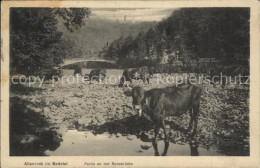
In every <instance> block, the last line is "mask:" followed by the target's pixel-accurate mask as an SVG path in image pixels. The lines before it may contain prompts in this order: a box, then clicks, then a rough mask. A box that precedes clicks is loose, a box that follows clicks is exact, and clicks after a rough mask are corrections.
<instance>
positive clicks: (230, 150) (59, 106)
mask: <svg viewBox="0 0 260 168" xmlns="http://www.w3.org/2000/svg"><path fill="white" fill-rule="evenodd" d="M89 71H90V70H86V69H85V70H84V73H89ZM64 74H65V75H71V74H73V72H72V71H69V70H67V71H65V73H64ZM121 74H122V70H108V76H107V78H108V79H109V76H112V75H113V76H115V77H116V78H115V80H114V81H115V82H108V83H99V82H94V83H93V84H89V83H88V82H86V83H82V82H78V83H77V82H74V83H73V84H71V83H69V82H67V83H66V82H65V83H61V81H58V82H56V83H55V84H52V83H45V84H43V85H42V86H41V87H39V85H38V84H37V83H36V84H34V85H33V86H30V87H29V86H28V85H27V84H24V85H11V90H10V122H11V125H10V131H11V145H10V146H11V147H10V148H11V149H10V151H11V155H45V151H46V150H51V151H54V150H56V149H57V148H58V147H59V145H60V143H61V142H62V140H63V138H62V137H63V135H64V133H65V132H66V131H67V130H69V129H77V130H78V131H85V130H88V131H92V132H93V134H96V135H97V134H103V133H105V132H106V133H109V134H111V135H115V136H116V137H117V136H118V137H120V136H125V137H126V138H128V139H129V140H131V139H133V138H135V137H137V138H140V139H141V140H142V141H144V142H150V141H151V140H152V138H153V129H152V128H153V126H152V123H149V122H148V121H145V120H144V119H142V118H137V117H136V113H135V111H134V110H133V109H132V98H131V89H130V88H128V87H123V88H120V87H118V82H119V80H118V79H119V78H120V75H121ZM174 75H184V74H174ZM134 85H142V86H143V87H144V88H145V89H146V90H148V89H151V88H157V87H165V86H166V84H163V83H162V82H158V78H156V75H154V77H153V78H152V79H151V84H149V85H147V84H146V85H144V84H142V81H141V80H139V81H135V80H134ZM168 85H170V84H168ZM189 120H190V117H189V114H188V113H187V114H184V115H182V116H180V117H169V118H167V122H166V124H167V128H168V130H169V135H170V140H171V142H172V143H178V144H182V143H188V142H190V138H189V136H188V135H187V134H186V133H185V129H186V128H187V126H188V124H189ZM159 135H160V136H159V138H160V139H162V138H163V136H164V135H163V132H162V130H161V131H160V134H159ZM133 136H134V137H133ZM195 141H196V143H198V144H199V145H200V146H204V147H210V146H214V147H217V148H218V149H219V150H220V151H221V152H222V153H223V154H226V155H249V89H248V87H242V86H239V87H235V86H233V85H229V86H227V87H226V88H222V87H220V86H217V87H216V88H214V87H213V86H212V85H211V84H210V83H209V82H208V81H205V82H204V84H203V94H202V97H201V107H200V116H199V123H198V135H197V137H196V138H195ZM27 149H30V150H27ZM24 151H26V152H24Z"/></svg>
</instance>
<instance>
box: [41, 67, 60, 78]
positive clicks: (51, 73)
mask: <svg viewBox="0 0 260 168" xmlns="http://www.w3.org/2000/svg"><path fill="white" fill-rule="evenodd" d="M62 76H63V70H62V68H57V67H54V68H50V69H49V70H47V71H46V72H45V78H44V80H52V79H55V81H57V80H59V79H60V78H61V77H62Z"/></svg>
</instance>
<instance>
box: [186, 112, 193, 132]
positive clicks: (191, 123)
mask: <svg viewBox="0 0 260 168" xmlns="http://www.w3.org/2000/svg"><path fill="white" fill-rule="evenodd" d="M189 112H190V124H189V127H188V129H187V132H188V133H189V132H190V131H191V128H192V125H193V120H194V116H193V109H192V108H191V109H190V110H189Z"/></svg>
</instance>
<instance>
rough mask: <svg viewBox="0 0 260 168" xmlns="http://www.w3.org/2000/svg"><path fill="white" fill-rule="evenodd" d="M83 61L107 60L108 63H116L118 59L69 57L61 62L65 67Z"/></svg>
mask: <svg viewBox="0 0 260 168" xmlns="http://www.w3.org/2000/svg"><path fill="white" fill-rule="evenodd" d="M81 62H106V63H111V64H116V60H107V59H101V58H96V59H68V60H65V61H64V63H63V64H61V65H60V66H61V67H63V66H67V65H71V64H76V63H81Z"/></svg>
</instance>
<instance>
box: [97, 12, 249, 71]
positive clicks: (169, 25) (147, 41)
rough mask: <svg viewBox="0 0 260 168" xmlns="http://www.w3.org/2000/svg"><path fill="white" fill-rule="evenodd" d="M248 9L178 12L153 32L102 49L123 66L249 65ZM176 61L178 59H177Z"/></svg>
mask: <svg viewBox="0 0 260 168" xmlns="http://www.w3.org/2000/svg"><path fill="white" fill-rule="evenodd" d="M249 19H250V10H249V8H181V9H179V10H174V11H173V13H172V14H171V16H169V17H168V18H166V19H164V20H162V21H161V22H159V23H158V24H157V25H156V26H155V28H150V29H149V30H148V31H146V32H144V31H141V32H140V33H139V34H138V35H137V36H136V38H134V37H133V36H132V35H129V36H127V37H126V38H123V37H120V38H119V39H116V40H114V41H113V42H112V43H111V44H110V45H109V46H105V47H104V48H103V51H102V52H103V53H105V54H104V56H105V57H107V58H116V59H118V63H119V64H120V65H122V66H134V65H136V66H138V65H140V64H142V65H143V64H152V65H156V64H158V63H160V62H161V60H162V58H163V57H164V56H165V55H167V56H168V63H173V62H174V61H177V59H178V60H180V61H182V62H184V63H185V62H187V61H190V60H197V59H199V58H215V59H217V60H219V62H221V63H222V64H225V65H230V64H242V65H248V60H249V48H250V47H249ZM177 57H178V58H177Z"/></svg>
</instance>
